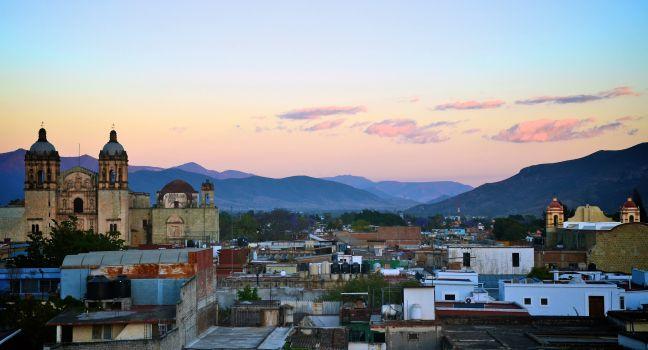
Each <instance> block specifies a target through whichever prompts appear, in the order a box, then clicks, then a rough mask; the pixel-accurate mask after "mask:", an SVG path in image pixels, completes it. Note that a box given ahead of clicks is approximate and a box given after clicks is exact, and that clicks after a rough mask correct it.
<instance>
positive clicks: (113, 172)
mask: <svg viewBox="0 0 648 350" xmlns="http://www.w3.org/2000/svg"><path fill="white" fill-rule="evenodd" d="M115 176H116V175H115V171H114V170H111V171H110V179H109V181H110V184H111V185H114V184H115V181H116V180H117V179H116V178H115Z"/></svg>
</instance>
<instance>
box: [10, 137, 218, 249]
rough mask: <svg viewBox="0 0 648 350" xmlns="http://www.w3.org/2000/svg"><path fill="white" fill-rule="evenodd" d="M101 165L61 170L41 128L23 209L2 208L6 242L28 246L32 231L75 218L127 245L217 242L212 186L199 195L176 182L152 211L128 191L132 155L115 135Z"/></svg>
mask: <svg viewBox="0 0 648 350" xmlns="http://www.w3.org/2000/svg"><path fill="white" fill-rule="evenodd" d="M98 163H99V164H98V172H94V171H92V170H90V169H86V168H83V167H80V166H76V167H73V168H71V169H68V170H65V171H61V159H60V157H59V154H58V152H57V150H56V148H55V147H54V145H53V144H52V143H50V142H49V141H48V140H47V132H46V131H45V129H43V128H41V129H40V130H39V132H38V140H37V141H36V142H35V143H34V144H33V145H32V146H31V147H30V149H29V150H28V151H27V152H26V153H25V184H24V192H25V201H24V207H22V208H19V207H8V208H0V228H1V229H3V232H4V235H5V237H3V238H6V239H10V240H11V241H16V242H24V241H26V239H27V235H28V234H29V233H30V232H43V233H44V234H49V233H50V232H51V229H52V227H53V225H54V223H53V222H54V220H56V221H63V220H67V219H68V218H69V217H70V216H75V217H76V218H77V227H78V228H79V229H81V230H94V231H95V232H99V233H107V232H119V234H120V235H121V238H122V239H123V240H125V241H126V244H127V245H138V244H158V243H175V244H177V243H180V244H184V243H185V242H186V241H187V240H192V241H200V242H206V243H209V242H214V241H218V239H219V237H218V234H219V229H218V208H216V206H215V205H214V187H213V184H212V183H210V182H209V181H206V182H205V183H203V185H202V187H201V190H200V194H198V192H197V191H195V190H194V189H193V188H192V187H191V186H190V185H189V184H187V183H186V182H184V181H182V180H174V181H172V182H170V183H169V184H167V185H166V186H164V188H162V190H161V191H160V192H158V197H157V201H156V203H157V205H156V206H155V207H151V204H150V199H149V195H148V194H146V193H136V192H133V191H131V190H130V188H129V183H128V154H127V152H126V150H125V148H124V147H123V146H122V145H121V144H120V143H119V142H118V141H117V132H116V131H115V130H112V131H111V132H110V136H109V140H108V142H107V143H106V144H105V145H104V147H103V148H102V149H101V151H100V152H99V162H98ZM8 225H11V226H8Z"/></svg>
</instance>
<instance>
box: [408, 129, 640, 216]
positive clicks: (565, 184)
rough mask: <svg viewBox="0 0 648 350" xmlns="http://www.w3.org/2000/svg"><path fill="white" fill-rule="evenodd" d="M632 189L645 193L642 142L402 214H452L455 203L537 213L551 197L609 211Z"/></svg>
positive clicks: (481, 211)
mask: <svg viewBox="0 0 648 350" xmlns="http://www.w3.org/2000/svg"><path fill="white" fill-rule="evenodd" d="M634 188H637V189H638V190H639V192H640V194H642V195H643V197H644V198H646V197H648V142H645V143H641V144H638V145H635V146H633V147H630V148H627V149H624V150H619V151H598V152H595V153H592V154H590V155H588V156H586V157H583V158H579V159H574V160H568V161H564V162H559V163H550V164H540V165H534V166H530V167H527V168H524V169H522V170H520V172H519V173H518V174H516V175H515V176H512V177H510V178H508V179H506V180H503V181H499V182H495V183H489V184H484V185H481V186H479V187H477V188H475V189H473V190H472V191H468V192H466V193H463V194H460V195H458V196H455V197H452V198H449V199H446V200H444V201H441V202H438V203H434V204H422V205H417V206H415V207H412V208H410V209H408V210H407V213H409V214H414V215H424V216H427V215H433V214H436V213H441V214H447V213H456V211H457V208H458V207H459V208H461V213H462V214H466V215H486V216H505V215H509V214H532V215H536V216H540V215H541V214H542V212H543V210H544V209H545V208H546V206H547V204H548V203H549V201H550V200H551V197H552V196H554V195H556V196H558V198H559V199H560V201H561V202H563V203H564V204H566V205H567V206H568V207H570V208H574V207H576V206H578V205H585V204H592V205H598V206H600V207H601V209H603V210H604V211H606V212H608V213H614V212H616V211H617V210H618V209H619V207H620V206H621V205H622V204H623V202H624V201H625V199H626V197H627V196H628V195H630V194H631V193H632V190H633V189H634Z"/></svg>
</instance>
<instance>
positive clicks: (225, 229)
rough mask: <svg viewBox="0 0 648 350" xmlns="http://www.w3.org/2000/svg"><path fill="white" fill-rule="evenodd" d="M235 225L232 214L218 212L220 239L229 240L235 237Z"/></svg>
mask: <svg viewBox="0 0 648 350" xmlns="http://www.w3.org/2000/svg"><path fill="white" fill-rule="evenodd" d="M233 226H234V223H233V219H232V215H230V214H229V213H227V212H224V211H221V212H220V213H218V227H219V229H220V240H221V241H229V240H231V239H233V238H234V234H233V232H232V227H233Z"/></svg>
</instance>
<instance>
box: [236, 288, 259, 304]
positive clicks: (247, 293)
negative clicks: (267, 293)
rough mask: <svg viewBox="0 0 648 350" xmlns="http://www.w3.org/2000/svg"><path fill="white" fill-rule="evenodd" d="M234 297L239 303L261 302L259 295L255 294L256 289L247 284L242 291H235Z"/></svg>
mask: <svg viewBox="0 0 648 350" xmlns="http://www.w3.org/2000/svg"><path fill="white" fill-rule="evenodd" d="M236 296H237V298H238V300H239V301H256V300H261V298H260V297H259V294H258V293H257V289H256V288H251V287H250V285H249V284H248V285H247V286H245V288H243V289H242V290H237V291H236Z"/></svg>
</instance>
